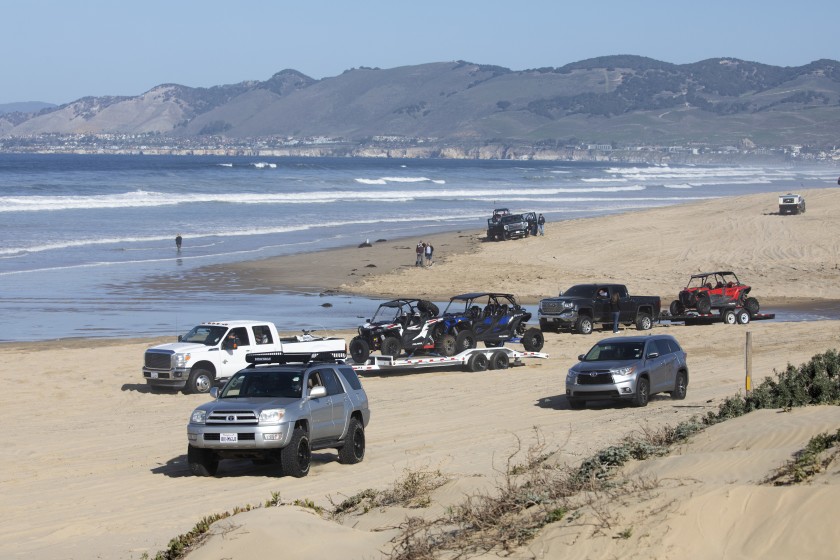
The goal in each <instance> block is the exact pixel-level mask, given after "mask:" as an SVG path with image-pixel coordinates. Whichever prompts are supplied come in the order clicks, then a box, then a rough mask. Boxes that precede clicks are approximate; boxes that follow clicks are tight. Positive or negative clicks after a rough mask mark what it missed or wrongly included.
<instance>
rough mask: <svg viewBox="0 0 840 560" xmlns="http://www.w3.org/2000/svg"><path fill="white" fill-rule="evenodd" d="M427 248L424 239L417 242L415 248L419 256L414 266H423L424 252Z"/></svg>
mask: <svg viewBox="0 0 840 560" xmlns="http://www.w3.org/2000/svg"><path fill="white" fill-rule="evenodd" d="M425 250H426V244H425V243H423V242H422V241H421V242H419V243H418V244H417V247H415V248H414V252H415V253H417V257H416V259H415V260H414V266H423V252H424V251H425Z"/></svg>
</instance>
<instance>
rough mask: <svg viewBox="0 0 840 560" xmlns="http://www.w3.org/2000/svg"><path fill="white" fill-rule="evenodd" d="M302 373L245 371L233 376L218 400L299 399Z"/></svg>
mask: <svg viewBox="0 0 840 560" xmlns="http://www.w3.org/2000/svg"><path fill="white" fill-rule="evenodd" d="M302 380H303V373H302V372H299V371H271V370H266V371H260V370H258V369H247V370H243V371H240V372H239V373H237V374H236V375H234V376H233V377H232V378H231V379H230V381H229V382H228V383H227V385H225V387H224V389H222V392H221V393H220V394H219V398H220V399H233V398H243V397H269V398H289V399H299V398H301V394H302V387H303V382H302Z"/></svg>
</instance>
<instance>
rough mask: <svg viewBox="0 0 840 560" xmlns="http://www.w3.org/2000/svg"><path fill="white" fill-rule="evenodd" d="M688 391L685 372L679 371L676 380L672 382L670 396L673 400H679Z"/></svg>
mask: <svg viewBox="0 0 840 560" xmlns="http://www.w3.org/2000/svg"><path fill="white" fill-rule="evenodd" d="M687 392H688V376H687V375H686V374H685V372H682V371H681V372H679V373H678V374H677V380H676V381H675V382H674V390H673V391H671V398H672V399H674V400H675V401H681V400H683V399H684V398H685V394H686V393H687Z"/></svg>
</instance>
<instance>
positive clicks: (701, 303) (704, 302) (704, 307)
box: [696, 295, 712, 315]
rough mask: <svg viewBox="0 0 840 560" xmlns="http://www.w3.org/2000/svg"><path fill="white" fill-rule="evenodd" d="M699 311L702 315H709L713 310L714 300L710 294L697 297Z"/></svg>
mask: <svg viewBox="0 0 840 560" xmlns="http://www.w3.org/2000/svg"><path fill="white" fill-rule="evenodd" d="M696 307H697V313H699V314H700V315H708V314H709V313H710V312H711V311H712V302H711V300H709V296H705V295H704V296H699V297H698V298H697V305H696Z"/></svg>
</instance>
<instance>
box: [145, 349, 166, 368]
mask: <svg viewBox="0 0 840 560" xmlns="http://www.w3.org/2000/svg"><path fill="white" fill-rule="evenodd" d="M144 363H145V364H146V367H147V368H152V369H169V368H171V367H172V352H146V358H145V362H144Z"/></svg>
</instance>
